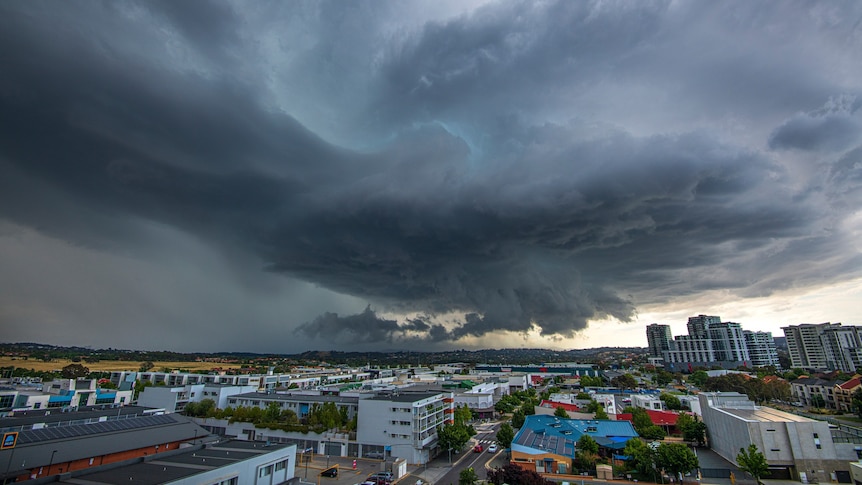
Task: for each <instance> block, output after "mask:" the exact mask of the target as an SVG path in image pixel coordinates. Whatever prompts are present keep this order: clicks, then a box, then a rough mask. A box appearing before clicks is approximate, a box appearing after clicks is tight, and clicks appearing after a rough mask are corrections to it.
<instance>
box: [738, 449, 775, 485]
mask: <svg viewBox="0 0 862 485" xmlns="http://www.w3.org/2000/svg"><path fill="white" fill-rule="evenodd" d="M736 464H737V465H738V466H739V469H740V470H742V471H744V472H746V473H748V474H749V475H751V477H752V478H754V481H755V482H757V483H760V477H762V476H766V475H769V464H768V463H766V457H764V456H763V453H761V452H759V451H758V450H757V445H755V444H750V445H748V449H747V450H746V449H745V448H740V449H739V454H738V455H736Z"/></svg>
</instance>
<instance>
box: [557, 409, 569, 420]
mask: <svg viewBox="0 0 862 485" xmlns="http://www.w3.org/2000/svg"><path fill="white" fill-rule="evenodd" d="M554 416H556V417H558V418H568V417H569V413H567V412H566V410H565V409H564V408H563V407H562V406H558V407H557V409H555V410H554Z"/></svg>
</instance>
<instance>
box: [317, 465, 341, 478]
mask: <svg viewBox="0 0 862 485" xmlns="http://www.w3.org/2000/svg"><path fill="white" fill-rule="evenodd" d="M320 476H322V477H329V478H335V477H337V476H338V468H337V467H332V468H327V469H326V470H323V471H322V472H320Z"/></svg>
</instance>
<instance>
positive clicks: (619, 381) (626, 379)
mask: <svg viewBox="0 0 862 485" xmlns="http://www.w3.org/2000/svg"><path fill="white" fill-rule="evenodd" d="M611 385H612V386H614V387H618V388H620V389H632V388H635V387H637V385H638V381H637V380H636V379H635V378H634V377H632V376H631V374H623V375H621V376H617V377H614V378H613V379H611Z"/></svg>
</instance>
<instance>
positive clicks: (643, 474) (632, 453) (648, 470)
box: [623, 438, 655, 480]
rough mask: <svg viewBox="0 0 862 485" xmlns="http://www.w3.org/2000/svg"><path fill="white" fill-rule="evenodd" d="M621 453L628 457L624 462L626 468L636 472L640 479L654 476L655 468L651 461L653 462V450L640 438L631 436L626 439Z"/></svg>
mask: <svg viewBox="0 0 862 485" xmlns="http://www.w3.org/2000/svg"><path fill="white" fill-rule="evenodd" d="M623 455H625V456H628V457H629V460H628V461H627V462H626V467H627V469H628V470H631V471H634V472H635V473H637V475H638V477H639V478H640V479H641V480H643V479H646V478H648V477H652V478H653V479H654V478H655V476H654V474H655V468H654V467H653V463H655V451H653V449H652V448H650V447H649V446H648V445H647V444H646V442H644V441H643V440H642V439H640V438H632V439H630V440H628V441H626V447H625V448H624V449H623Z"/></svg>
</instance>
